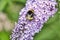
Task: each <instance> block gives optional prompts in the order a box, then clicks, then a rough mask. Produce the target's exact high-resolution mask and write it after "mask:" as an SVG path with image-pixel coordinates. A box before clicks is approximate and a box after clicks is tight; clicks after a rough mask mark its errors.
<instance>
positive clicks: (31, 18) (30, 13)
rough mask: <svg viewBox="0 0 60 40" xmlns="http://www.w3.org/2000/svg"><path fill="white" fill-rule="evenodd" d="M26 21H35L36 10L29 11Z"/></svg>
mask: <svg viewBox="0 0 60 40" xmlns="http://www.w3.org/2000/svg"><path fill="white" fill-rule="evenodd" d="M26 19H28V20H33V19H34V10H29V11H28V12H27V14H26Z"/></svg>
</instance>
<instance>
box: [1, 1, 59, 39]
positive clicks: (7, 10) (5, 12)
mask: <svg viewBox="0 0 60 40" xmlns="http://www.w3.org/2000/svg"><path fill="white" fill-rule="evenodd" d="M56 1H57V3H58V5H57V6H56V7H57V8H58V11H57V12H56V14H55V15H54V17H53V18H50V19H49V20H48V21H47V22H46V23H45V24H44V27H43V29H42V30H41V32H39V33H37V34H36V35H35V36H34V40H60V0H56ZM25 3H26V0H0V25H1V26H0V30H1V31H0V40H10V35H11V31H12V29H13V28H14V24H15V22H17V21H18V17H19V12H20V10H21V9H22V8H23V7H24V6H25ZM1 15H2V16H1ZM5 16H6V17H5ZM4 18H5V19H4ZM6 20H7V21H6ZM5 23H6V25H7V26H6V25H5ZM8 23H9V24H8ZM4 25H5V26H4ZM11 25H12V26H11Z"/></svg>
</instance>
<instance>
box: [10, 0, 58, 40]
mask: <svg viewBox="0 0 60 40" xmlns="http://www.w3.org/2000/svg"><path fill="white" fill-rule="evenodd" d="M56 4H57V3H56V1H54V0H53V1H52V0H27V2H26V6H25V7H24V8H23V9H22V10H21V12H20V16H19V19H18V23H17V24H16V25H15V28H14V29H13V32H12V35H11V40H33V36H34V35H35V33H38V32H39V31H41V29H42V27H43V24H44V23H45V22H46V21H47V20H48V19H49V17H51V16H53V15H54V14H55V12H56V11H57V9H56V8H55V5H56Z"/></svg>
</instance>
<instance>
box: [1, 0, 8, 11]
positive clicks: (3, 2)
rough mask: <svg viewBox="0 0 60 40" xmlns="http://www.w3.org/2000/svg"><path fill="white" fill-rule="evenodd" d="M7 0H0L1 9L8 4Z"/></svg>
mask: <svg viewBox="0 0 60 40" xmlns="http://www.w3.org/2000/svg"><path fill="white" fill-rule="evenodd" d="M6 4H7V1H6V0H0V11H3V10H4V7H5V6H6Z"/></svg>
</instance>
